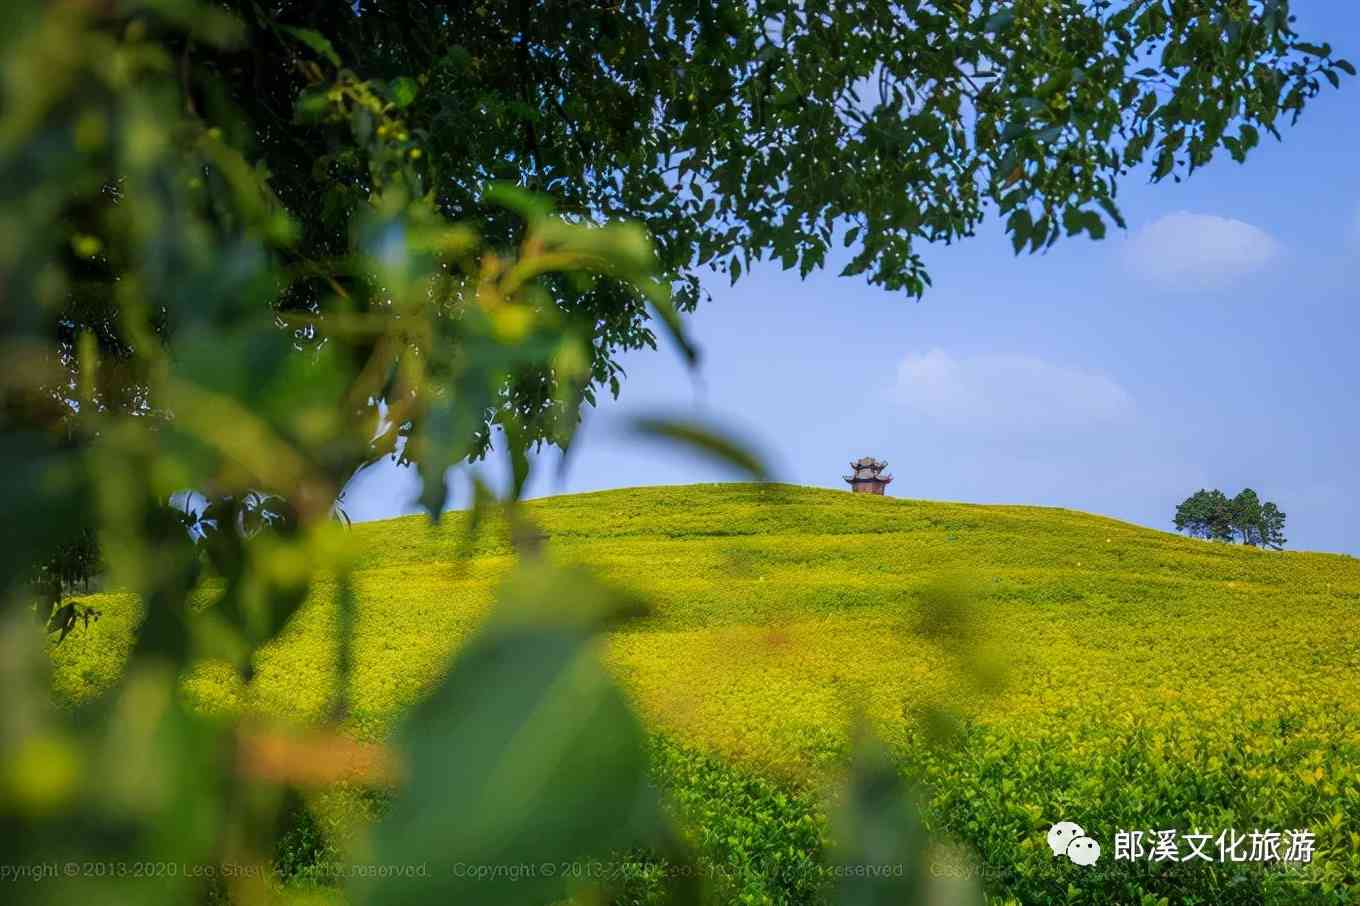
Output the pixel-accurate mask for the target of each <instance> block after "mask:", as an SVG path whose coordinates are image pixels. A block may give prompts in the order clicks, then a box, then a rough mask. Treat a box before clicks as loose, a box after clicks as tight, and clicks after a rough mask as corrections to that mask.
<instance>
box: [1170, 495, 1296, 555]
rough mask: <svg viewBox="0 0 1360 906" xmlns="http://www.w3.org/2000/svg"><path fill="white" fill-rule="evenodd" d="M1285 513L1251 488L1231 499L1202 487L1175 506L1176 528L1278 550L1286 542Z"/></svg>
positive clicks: (1206, 536)
mask: <svg viewBox="0 0 1360 906" xmlns="http://www.w3.org/2000/svg"><path fill="white" fill-rule="evenodd" d="M1284 520H1285V514H1284V513H1283V512H1281V510H1280V508H1279V507H1277V506H1276V505H1275V504H1274V503H1273V502H1272V501H1266V502H1264V503H1262V502H1261V498H1260V497H1258V496H1257V494H1256V492H1255V491H1253V490H1252V489H1251V488H1246V489H1244V490H1243V491H1242V492H1241V493H1239V494H1238V495H1237V496H1236V497H1232V498H1229V497H1228V495H1226V494H1224V493H1223V492H1222V491H1220V490H1217V489H1214V490H1212V491H1206V490H1204V489H1203V488H1201V489H1200V490H1198V491H1196V492H1195V493H1193V494H1191V495H1190V496H1189V497H1187V498H1185V500H1184V501H1182V502H1181V505H1180V506H1178V507H1176V518H1175V524H1176V531H1178V532H1185V533H1186V534H1188V535H1190V536H1191V537H1192V538H1204V539H1206V540H1209V541H1228V542H1233V541H1240V542H1242V543H1243V544H1250V545H1252V546H1253V547H1270V548H1274V549H1275V550H1279V549H1280V548H1282V547H1284V545H1285V537H1284Z"/></svg>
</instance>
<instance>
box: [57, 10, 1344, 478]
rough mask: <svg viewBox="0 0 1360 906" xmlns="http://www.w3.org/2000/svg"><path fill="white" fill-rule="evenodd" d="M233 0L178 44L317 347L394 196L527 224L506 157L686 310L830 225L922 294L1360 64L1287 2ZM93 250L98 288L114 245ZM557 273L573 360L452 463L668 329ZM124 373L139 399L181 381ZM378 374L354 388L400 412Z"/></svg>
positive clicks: (1252, 136) (203, 112)
mask: <svg viewBox="0 0 1360 906" xmlns="http://www.w3.org/2000/svg"><path fill="white" fill-rule="evenodd" d="M225 6H226V7H228V8H230V9H232V10H233V11H234V12H235V14H236V16H235V19H236V20H237V22H238V23H239V25H240V27H241V28H242V29H243V31H242V33H241V34H240V35H239V37H240V39H241V40H236V41H232V42H229V43H227V44H225V45H224V44H223V43H222V42H210V41H204V40H200V39H198V38H193V39H191V40H189V41H187V42H180V40H179V39H178V38H177V36H175V35H173V34H171V35H167V36H166V40H167V42H168V43H169V44H170V46H171V49H172V53H173V56H174V65H175V66H176V67H177V68H178V69H179V71H180V74H181V77H182V78H181V81H182V88H183V90H184V98H183V103H184V104H185V105H186V106H187V107H188V109H189V110H191V111H193V112H194V113H195V114H197V115H198V116H200V117H201V118H202V119H203V120H204V121H205V122H207V123H208V124H209V125H212V126H214V127H216V128H218V129H220V130H222V134H223V137H224V140H225V142H226V144H227V145H229V146H231V147H235V148H239V149H240V150H241V152H242V155H243V163H245V164H248V165H250V166H253V167H255V168H256V169H257V172H259V173H260V174H262V175H264V176H265V177H266V178H267V185H268V189H269V191H270V192H271V193H272V194H273V196H274V197H275V199H276V200H277V202H278V203H279V204H280V205H281V207H282V210H283V211H285V212H286V213H287V214H288V215H290V218H291V220H290V221H289V223H291V225H292V229H294V230H296V236H293V237H291V238H290V241H289V242H288V243H286V246H285V247H284V248H281V249H280V250H279V254H281V255H282V256H283V257H284V258H285V259H286V260H288V261H289V262H291V264H292V265H293V266H294V267H295V268H297V269H298V270H299V271H301V272H303V273H308V274H310V275H311V277H310V278H309V279H296V280H293V281H292V282H291V283H290V284H289V285H288V286H287V287H286V288H285V289H283V290H282V291H280V292H278V293H277V294H275V298H274V299H273V302H274V304H275V306H276V307H277V308H278V310H279V311H280V312H281V313H283V314H285V315H290V316H292V317H293V318H294V319H296V318H309V319H313V320H311V321H310V322H309V326H308V327H307V328H306V329H305V330H303V331H300V332H299V334H298V336H297V339H299V340H310V341H320V340H322V339H324V337H325V336H326V335H327V329H326V328H325V327H321V326H319V325H318V324H317V323H316V320H315V319H317V318H323V317H333V314H334V312H335V311H336V309H337V308H343V307H347V306H349V305H351V304H357V305H358V307H359V308H360V309H361V310H363V309H370V308H373V307H375V306H376V307H381V306H382V305H384V304H386V296H385V294H384V293H383V292H377V293H374V292H372V288H371V287H370V291H369V292H366V293H360V294H358V295H357V296H356V294H355V286H354V284H355V283H356V282H358V281H359V280H360V278H359V277H358V275H354V274H344V273H339V272H337V271H336V270H335V269H334V268H333V267H332V266H331V262H334V261H335V260H336V259H337V258H339V257H341V256H344V255H346V254H348V253H349V252H350V251H351V250H352V249H353V248H354V246H355V243H356V241H360V240H361V239H362V236H361V235H359V234H356V233H355V231H354V230H353V229H351V223H352V218H353V217H354V216H355V215H356V213H359V212H362V211H364V210H366V209H369V208H370V207H371V205H372V202H373V199H374V197H375V196H376V195H378V194H381V193H383V192H385V191H389V190H392V189H400V190H401V191H403V192H405V193H406V194H408V195H409V196H410V197H413V198H423V199H428V201H429V203H430V205H431V208H432V210H433V211H434V212H435V213H436V214H437V216H438V217H440V218H442V219H445V220H448V221H457V222H476V223H478V224H479V225H480V226H479V229H480V230H481V233H482V236H483V237H484V238H485V239H486V241H487V243H488V245H489V246H490V247H491V248H506V247H510V246H513V245H514V244H515V243H517V242H518V241H520V239H522V236H523V228H524V222H523V220H522V219H521V218H520V217H519V216H518V215H517V214H516V213H515V212H513V211H511V210H507V209H506V208H505V207H504V206H503V205H502V204H500V203H498V202H497V203H489V202H488V198H487V196H486V194H485V190H486V187H487V185H488V183H489V182H491V181H496V180H499V181H503V182H506V183H509V184H513V185H518V186H523V187H527V188H529V189H531V190H534V191H538V192H542V193H546V195H547V196H548V197H550V198H551V199H552V202H553V203H554V204H555V205H556V209H557V210H558V211H559V212H561V213H562V214H563V215H565V216H567V217H569V218H572V219H578V220H586V221H593V222H610V221H614V220H619V219H632V220H636V221H639V222H641V223H643V224H645V226H646V228H647V231H648V233H649V235H650V237H651V239H652V241H653V242H654V244H655V248H656V254H657V266H658V271H659V273H660V274H661V275H663V277H664V278H665V279H666V280H667V281H668V282H670V283H671V285H672V287H673V289H674V291H675V292H674V297H673V298H674V304H675V307H676V308H678V309H679V310H681V311H684V310H689V309H692V308H693V307H694V306H695V305H696V304H697V303H698V302H699V300H700V296H701V293H702V291H701V288H700V281H699V277H700V274H702V273H703V272H705V271H706V270H707V271H714V272H719V273H722V274H725V275H726V276H727V277H728V278H730V279H731V280H732V281H734V282H735V281H736V280H737V279H738V278H739V277H740V276H741V275H742V274H743V273H746V272H748V271H749V269H750V267H751V264H752V262H753V261H755V260H760V259H766V260H776V261H778V262H780V264H781V265H782V266H784V267H786V268H795V267H796V268H798V269H799V271H800V272H801V273H802V274H807V273H809V272H810V271H812V270H814V269H816V268H819V267H821V266H823V265H824V264H825V263H826V261H827V258H828V255H829V254H830V253H831V250H832V246H833V243H837V242H839V243H843V244H844V245H845V246H847V247H848V248H849V249H850V250H851V253H852V258H851V260H850V263H849V264H848V265H847V266H846V267H845V268H844V270H843V273H844V274H847V275H857V274H863V275H865V276H866V277H867V279H868V280H869V281H870V282H871V283H873V284H876V285H879V286H882V287H884V288H887V289H889V290H898V291H902V292H905V293H906V294H908V295H910V296H918V297H919V296H921V295H922V293H923V292H924V291H925V289H926V287H927V286H928V284H929V282H930V278H929V274H928V271H927V269H926V262H925V260H924V259H923V257H922V243H923V242H936V241H942V242H946V243H948V242H953V241H956V240H960V239H963V238H965V237H968V236H971V235H972V234H973V232H974V230H975V229H976V227H977V226H978V225H979V224H980V223H981V221H982V220H983V218H984V217H986V216H988V215H989V214H990V215H991V216H997V217H999V218H1002V219H1003V220H1004V222H1005V225H1006V229H1007V230H1008V231H1009V233H1010V236H1011V238H1012V241H1013V243H1014V247H1015V249H1016V251H1017V252H1019V251H1022V250H1029V251H1031V252H1032V251H1037V250H1040V249H1042V248H1046V247H1048V246H1049V245H1051V244H1053V243H1054V242H1055V241H1056V240H1057V239H1058V238H1059V237H1060V236H1061V235H1063V234H1064V233H1066V234H1077V233H1086V234H1089V235H1090V236H1092V237H1095V238H1099V237H1101V236H1103V235H1104V234H1105V231H1106V229H1107V224H1108V223H1110V222H1114V223H1117V224H1120V225H1122V223H1123V221H1122V218H1121V216H1120V213H1119V208H1118V205H1117V194H1118V190H1119V187H1120V185H1121V182H1122V180H1123V179H1125V178H1127V177H1129V176H1130V174H1131V173H1132V172H1133V171H1134V170H1135V169H1136V168H1139V167H1140V165H1144V164H1146V165H1147V167H1149V168H1150V175H1151V178H1152V179H1153V180H1161V179H1164V178H1167V177H1171V178H1174V179H1177V180H1179V179H1181V178H1182V177H1183V176H1184V175H1187V174H1189V173H1191V172H1193V171H1194V170H1195V169H1197V168H1199V167H1201V166H1203V165H1205V164H1207V163H1209V162H1210V161H1211V160H1212V159H1213V158H1214V157H1215V156H1219V155H1224V154H1226V155H1227V156H1230V157H1231V158H1233V159H1235V160H1239V161H1240V160H1243V159H1244V158H1245V156H1246V155H1247V154H1248V153H1249V152H1250V151H1251V150H1252V149H1253V148H1254V147H1255V146H1256V145H1257V143H1258V141H1259V138H1260V136H1261V134H1262V133H1263V132H1266V133H1270V134H1273V135H1276V136H1278V135H1279V129H1280V127H1281V125H1282V124H1283V123H1287V122H1292V121H1294V120H1295V119H1296V118H1297V117H1298V115H1299V114H1300V113H1301V112H1302V111H1303V109H1304V107H1305V104H1306V103H1307V101H1308V100H1309V99H1310V98H1312V97H1313V96H1314V95H1315V94H1316V93H1317V92H1318V91H1319V90H1320V88H1321V87H1323V86H1324V84H1326V83H1327V82H1331V83H1332V84H1337V83H1339V81H1340V77H1341V75H1343V74H1346V73H1352V74H1353V67H1352V66H1351V65H1350V64H1349V63H1347V62H1346V61H1344V60H1339V59H1333V57H1332V51H1331V48H1330V47H1329V46H1327V45H1326V44H1312V43H1309V42H1307V41H1305V40H1304V39H1303V38H1302V37H1301V36H1299V35H1298V34H1296V33H1295V31H1294V30H1293V27H1292V21H1293V19H1292V16H1291V15H1290V12H1289V4H1288V3H1287V2H1281V0H1260V2H1244V0H1152V2H1149V0H1137V2H1108V0H1015V2H1004V3H1003V2H998V0H972V2H961V0H939V2H927V0H907V2H897V3H889V2H882V0H855V2H841V0H835V2H831V0H814V2H805V0H756V2H751V3H733V2H724V3H694V2H641V0H577V2H553V3H530V2H528V0H516V2H503V0H478V2H473V3H466V4H461V3H460V4H447V3H442V2H417V0H403V2H393V0H365V2H362V3H359V4H349V3H340V2H333V3H316V2H312V0H305V2H304V0H280V2H277V3H273V4H269V5H261V4H257V3H254V2H244V0H229V2H227V3H226V4H225ZM356 10H357V12H356ZM119 175H120V174H117V173H113V172H110V173H109V177H110V178H111V179H116V178H117V177H119ZM270 223H272V224H273V228H277V229H283V228H284V226H283V221H282V220H277V219H276V220H274V221H270ZM268 225H269V224H267V223H263V222H262V223H260V224H257V226H261V227H264V226H268ZM241 226H248V225H247V224H241ZM103 265H104V267H103V269H104V270H105V271H106V272H107V273H105V274H104V275H103V276H104V277H105V278H106V279H105V282H104V284H103V286H104V290H107V289H108V282H109V281H111V280H112V279H113V275H114V274H116V273H117V271H118V270H119V267H120V263H119V262H118V260H117V258H116V257H115V256H108V259H107V261H106V262H103ZM95 269H96V270H97V269H98V268H95ZM87 276H93V275H87ZM542 282H543V286H544V288H545V290H546V291H547V292H548V294H549V296H550V297H551V304H552V305H553V306H554V307H555V308H556V309H557V310H558V312H559V313H560V315H561V316H562V317H563V318H564V319H566V320H567V321H568V322H569V323H570V324H571V325H573V328H574V329H575V330H577V331H578V332H579V333H580V334H581V335H583V336H584V337H585V338H587V339H588V347H587V349H588V356H587V359H586V361H585V362H584V363H583V365H584V368H583V370H582V372H581V374H580V375H579V376H576V375H573V376H572V378H571V379H570V380H567V381H564V371H563V369H561V368H552V367H547V366H545V365H544V364H542V363H537V364H531V363H528V362H518V363H516V364H515V365H514V366H513V367H511V368H507V369H506V370H505V375H504V380H503V382H502V385H501V388H500V390H499V391H498V392H497V393H496V394H495V396H494V397H493V398H490V399H478V400H476V401H475V405H472V406H468V407H464V412H463V414H461V415H460V416H459V420H460V424H459V425H458V427H457V429H456V431H455V432H454V433H455V434H456V435H457V437H456V438H453V437H450V440H452V441H453V442H454V445H455V446H456V447H457V452H458V454H459V456H461V455H464V454H471V455H473V456H477V455H481V454H483V453H485V451H486V450H487V448H488V445H489V443H490V440H491V432H490V428H491V425H492V424H494V423H497V422H498V421H501V420H503V419H502V418H501V416H503V415H505V414H507V413H511V412H513V413H515V414H517V415H518V416H520V417H522V420H523V421H524V425H523V431H524V433H525V436H524V440H525V441H526V442H538V441H542V440H545V439H546V440H550V441H555V442H558V443H563V442H565V438H566V437H567V436H569V429H570V427H571V425H573V424H574V412H573V411H571V406H569V405H567V406H564V405H563V397H562V394H561V392H560V391H561V390H562V385H563V383H564V382H565V383H567V384H569V385H573V386H572V392H573V394H579V398H580V399H583V400H585V401H590V402H593V401H594V400H595V398H596V393H597V392H598V391H599V390H600V389H602V388H608V389H609V390H610V391H611V392H613V393H617V392H618V390H619V379H620V377H621V376H622V374H621V371H620V368H619V366H618V363H617V354H618V353H619V352H620V351H622V350H626V349H634V348H639V347H643V346H653V345H655V342H656V338H655V336H654V334H653V331H652V327H651V325H652V321H651V318H650V316H649V312H648V306H647V304H646V300H645V299H644V297H643V296H642V295H641V294H640V293H638V292H637V290H636V288H635V287H633V286H630V285H628V284H627V283H626V282H622V281H618V280H613V279H600V280H593V281H588V282H586V283H582V282H581V281H579V280H576V279H574V278H571V277H569V276H566V275H554V276H548V277H545V278H544V279H543V281H542ZM98 287H99V281H98V280H86V281H85V285H84V287H83V291H82V292H80V293H77V294H75V296H76V299H75V300H73V303H72V306H73V311H72V312H71V313H70V314H69V316H68V317H67V318H66V319H65V320H64V321H63V322H62V327H63V331H64V335H66V336H67V347H68V349H67V357H68V359H72V358H73V355H74V354H73V352H71V351H70V345H69V344H70V342H71V341H70V339H69V337H70V336H73V335H74V334H76V333H78V332H79V331H80V330H81V329H82V328H84V329H89V330H91V331H92V332H93V334H94V335H95V336H96V337H98V338H100V339H101V342H104V343H105V345H107V346H111V347H116V346H117V345H118V343H117V342H115V341H114V340H115V338H116V336H117V333H118V332H117V331H116V330H114V329H112V328H111V327H110V324H109V320H110V319H109V318H108V317H107V316H106V315H105V314H101V313H103V312H107V311H108V304H107V292H106V291H105V292H101V291H99V289H98ZM345 294H349V296H350V298H347V297H346V295H345ZM266 295H268V294H266ZM294 323H296V320H295V321H294ZM153 326H154V327H162V326H165V325H161V324H160V323H159V322H156V323H153ZM687 351H689V350H688V349H687ZM127 377H128V378H129V380H128V381H125V382H124V386H123V389H122V390H121V391H119V395H120V396H121V397H122V398H124V399H125V401H126V402H127V404H130V405H138V406H144V407H147V408H155V407H157V406H163V405H164V401H153V400H147V399H145V398H144V397H145V395H144V393H141V392H136V391H131V390H129V389H127V387H128V385H132V386H138V387H140V386H141V384H140V383H139V382H138V381H137V380H135V378H136V377H137V375H135V374H131V375H128V376H127ZM391 390H392V388H390V387H388V388H378V390H377V392H376V393H375V394H374V396H373V398H372V399H371V400H370V401H368V402H369V403H370V404H371V405H373V406H387V405H390V404H392V403H393V400H392V399H391V396H392V393H391ZM401 415H402V417H401V418H400V419H391V420H387V421H385V422H384V428H385V429H386V430H385V431H384V432H382V434H381V436H380V437H379V439H378V441H376V442H375V443H373V444H372V445H371V446H370V447H369V448H368V449H367V450H365V451H362V454H361V455H359V456H358V457H357V459H356V460H354V461H353V462H350V463H349V465H351V466H352V465H355V464H357V463H359V462H365V461H370V460H372V459H374V458H377V457H379V456H381V455H383V454H386V453H394V452H396V451H398V450H399V449H401V450H402V451H403V453H404V455H405V456H406V457H407V458H409V459H417V460H418V459H420V458H421V457H422V456H423V455H424V453H423V452H422V451H423V450H426V449H429V448H430V447H431V446H434V444H432V443H429V442H426V441H424V440H422V439H421V436H422V435H424V434H425V433H426V431H425V428H424V427H423V426H422V424H421V423H422V421H423V420H424V419H425V418H428V414H425V415H422V414H421V413H415V412H406V411H403V412H402V413H401ZM411 435H415V437H416V440H415V441H414V442H412V443H410V444H405V445H404V446H403V445H402V442H401V438H402V437H408V436H411ZM454 458H455V459H457V458H458V457H454ZM443 459H444V458H443V457H442V456H441V457H440V461H441V462H442V461H443ZM341 465H342V463H339V462H338V463H337V468H339V467H340V466H341ZM426 471H427V474H430V475H433V474H434V468H433V467H431V468H428V469H427V470H426ZM437 496H438V495H434V494H432V495H431V497H430V500H431V502H433V500H434V499H435V498H436V497H437Z"/></svg>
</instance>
